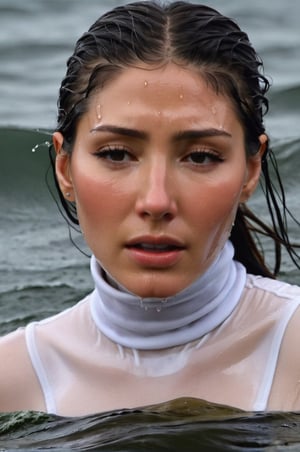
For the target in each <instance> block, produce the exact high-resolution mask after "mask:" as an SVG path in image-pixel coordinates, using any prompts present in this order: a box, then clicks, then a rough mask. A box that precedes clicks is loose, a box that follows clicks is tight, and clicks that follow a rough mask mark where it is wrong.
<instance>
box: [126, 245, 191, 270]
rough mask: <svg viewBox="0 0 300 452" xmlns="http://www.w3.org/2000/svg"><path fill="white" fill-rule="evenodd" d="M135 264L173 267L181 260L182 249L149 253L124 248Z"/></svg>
mask: <svg viewBox="0 0 300 452" xmlns="http://www.w3.org/2000/svg"><path fill="white" fill-rule="evenodd" d="M126 250H127V252H128V253H129V255H130V258H131V259H133V260H134V261H135V262H136V263H137V264H139V265H142V266H145V267H155V268H165V267H171V266H173V265H175V264H176V263H177V262H178V261H179V260H180V258H181V256H182V253H183V249H177V250H172V251H160V252H155V251H149V250H143V249H140V248H126Z"/></svg>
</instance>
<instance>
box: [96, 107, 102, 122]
mask: <svg viewBox="0 0 300 452" xmlns="http://www.w3.org/2000/svg"><path fill="white" fill-rule="evenodd" d="M96 111H97V118H98V119H101V118H102V112H101V105H99V104H98V105H97V107H96Z"/></svg>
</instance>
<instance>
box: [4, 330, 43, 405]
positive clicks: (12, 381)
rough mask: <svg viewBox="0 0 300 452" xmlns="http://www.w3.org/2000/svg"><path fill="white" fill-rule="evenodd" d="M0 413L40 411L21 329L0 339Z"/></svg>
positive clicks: (38, 393) (40, 400) (39, 403)
mask: <svg viewBox="0 0 300 452" xmlns="http://www.w3.org/2000/svg"><path fill="white" fill-rule="evenodd" d="M0 362H1V372H0V411H2V412H3V411H17V410H24V409H32V410H34V409H37V410H38V409H43V407H44V403H43V397H42V393H41V391H40V387H39V383H38V381H37V378H36V376H35V373H34V370H33V368H32V365H31V362H30V359H29V355H28V352H27V346H26V340H25V331H24V329H23V328H21V329H18V330H17V331H15V332H13V333H10V334H7V335H6V336H3V337H1V338H0Z"/></svg>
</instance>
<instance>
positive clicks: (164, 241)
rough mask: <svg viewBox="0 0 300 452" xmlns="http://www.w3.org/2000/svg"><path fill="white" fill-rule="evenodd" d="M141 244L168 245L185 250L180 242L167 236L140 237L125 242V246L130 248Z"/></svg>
mask: <svg viewBox="0 0 300 452" xmlns="http://www.w3.org/2000/svg"><path fill="white" fill-rule="evenodd" d="M143 243H144V244H148V245H170V246H174V247H176V248H185V245H184V244H183V243H182V241H181V240H178V239H177V238H174V237H171V236H167V235H141V236H138V237H134V238H133V239H131V240H129V241H128V242H126V246H127V247H131V246H135V245H141V244H143Z"/></svg>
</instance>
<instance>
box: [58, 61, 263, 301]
mask: <svg viewBox="0 0 300 452" xmlns="http://www.w3.org/2000/svg"><path fill="white" fill-rule="evenodd" d="M62 141H63V137H62V136H61V135H60V134H59V133H56V134H55V135H54V144H55V148H56V151H57V153H58V158H57V175H58V179H59V182H60V186H61V189H62V191H63V192H70V194H71V196H70V197H69V198H68V199H69V200H70V199H71V200H74V201H75V202H76V206H77V211H78V216H79V221H80V225H81V229H82V231H83V234H84V236H85V239H86V241H87V243H88V245H89V247H90V248H91V250H92V252H93V253H94V255H95V256H96V258H97V259H98V260H99V261H100V262H101V264H102V266H103V267H104V269H106V270H107V271H108V272H109V273H110V274H111V275H112V276H113V277H114V278H115V279H116V280H117V281H118V282H119V283H121V284H122V285H123V286H125V287H126V288H127V289H128V290H130V291H132V292H134V293H136V294H137V295H139V296H140V297H168V296H171V295H173V294H175V293H177V292H179V291H181V290H182V289H184V288H185V287H186V286H188V285H189V284H190V283H192V282H193V281H194V280H195V279H196V278H197V277H198V276H200V275H201V274H202V273H203V272H205V270H206V269H207V268H208V267H209V265H210V264H211V263H212V261H213V260H214V259H215V258H216V256H217V255H218V253H219V252H220V250H221V249H222V247H223V245H224V243H225V241H226V240H227V238H228V236H229V234H230V230H231V227H232V223H233V222H234V218H235V214H236V210H237V207H238V204H239V203H240V202H243V201H245V200H246V199H247V198H248V197H249V196H250V195H251V193H252V191H253V190H254V188H255V186H256V184H257V180H258V178H259V173H260V153H258V155H257V156H256V157H251V158H248V159H247V158H246V155H245V146H244V133H243V129H242V126H241V124H240V123H239V121H238V119H237V116H236V114H235V113H234V110H233V107H232V105H231V102H230V101H229V100H228V99H227V98H226V97H224V96H221V95H217V94H216V93H215V92H214V91H213V90H212V89H211V88H210V87H209V86H208V85H207V83H206V82H205V81H204V80H203V79H202V78H201V76H199V74H197V73H196V71H194V70H193V69H183V68H180V67H179V66H177V65H175V64H169V65H166V66H165V67H163V68H160V69H151V68H145V69H138V68H128V69H125V70H124V71H123V72H122V73H121V75H119V76H118V77H117V78H116V79H114V81H112V82H111V83H110V84H108V85H107V86H106V87H105V88H104V89H102V90H101V91H99V92H98V93H97V94H95V95H94V97H93V98H92V99H91V103H90V107H89V110H88V112H87V113H86V114H84V115H83V117H82V118H81V120H80V122H79V125H78V128H77V135H76V140H75V143H74V148H73V153H72V156H71V158H70V157H69V156H68V155H67V154H65V153H64V152H63V151H61V147H62ZM261 141H262V142H263V141H264V138H263V137H262V138H261ZM261 147H262V148H263V144H262V146H261ZM60 151H61V152H60Z"/></svg>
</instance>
